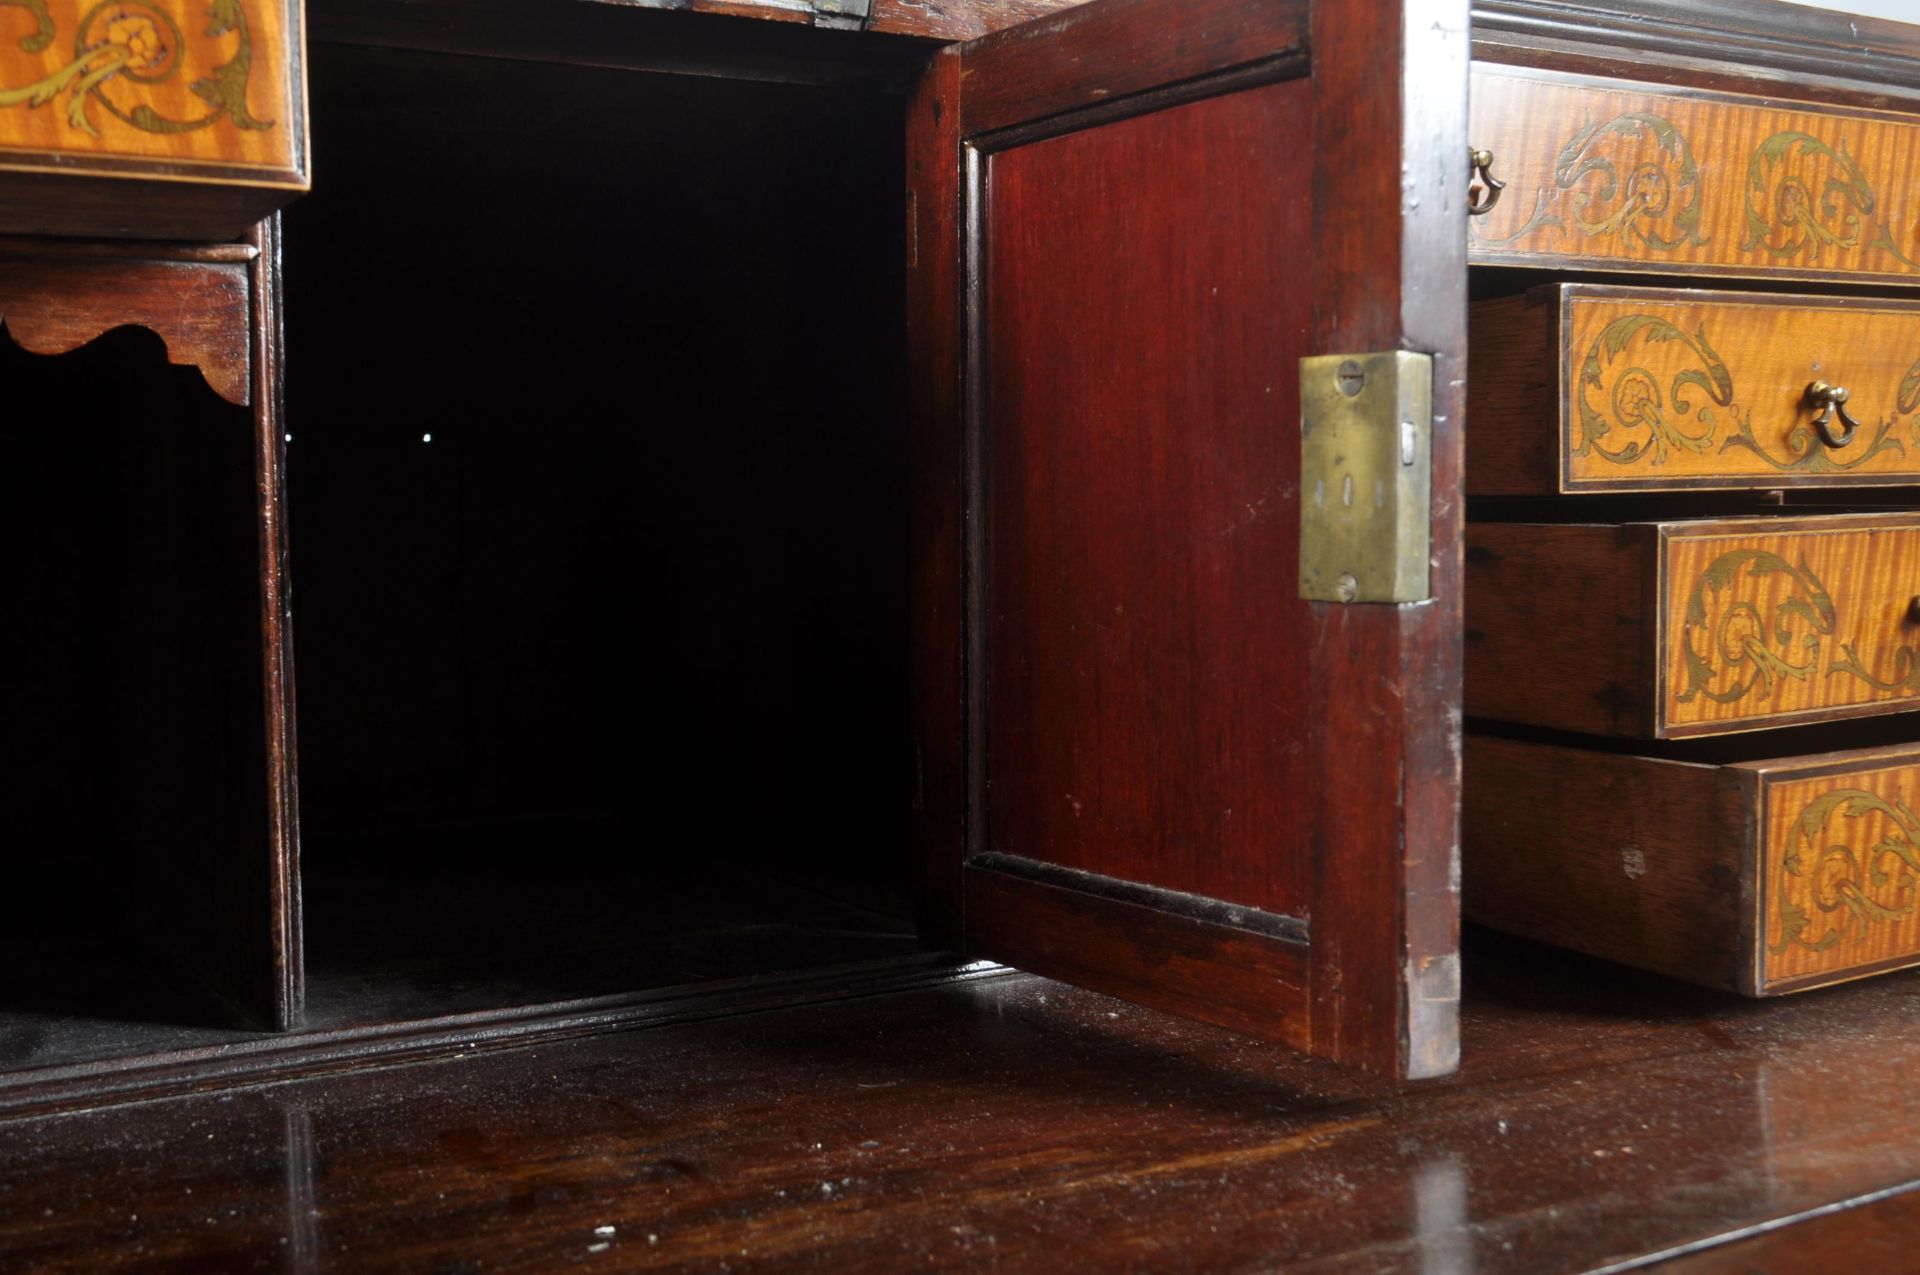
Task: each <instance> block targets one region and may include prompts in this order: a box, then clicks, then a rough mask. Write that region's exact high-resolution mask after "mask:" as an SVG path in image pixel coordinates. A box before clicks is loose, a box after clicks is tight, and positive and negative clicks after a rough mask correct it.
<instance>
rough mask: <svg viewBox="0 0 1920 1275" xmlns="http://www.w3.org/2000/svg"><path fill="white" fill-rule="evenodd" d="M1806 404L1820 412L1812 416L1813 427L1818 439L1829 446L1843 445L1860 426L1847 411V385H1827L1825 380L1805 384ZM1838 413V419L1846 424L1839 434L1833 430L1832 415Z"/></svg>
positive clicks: (1851, 439) (1849, 440) (1850, 439)
mask: <svg viewBox="0 0 1920 1275" xmlns="http://www.w3.org/2000/svg"><path fill="white" fill-rule="evenodd" d="M1807 406H1808V407H1814V408H1818V409H1819V410H1820V414H1819V415H1818V416H1816V417H1814V418H1813V428H1814V430H1815V432H1817V433H1818V434H1819V435H1820V441H1821V442H1823V443H1825V444H1826V445H1827V446H1829V447H1836V448H1838V447H1845V446H1846V445H1847V444H1848V443H1850V442H1852V441H1853V432H1854V431H1855V430H1857V429H1859V428H1860V422H1859V421H1856V420H1854V419H1853V417H1852V415H1850V414H1849V413H1848V411H1847V387H1846V386H1844V385H1829V384H1827V383H1826V382H1825V381H1815V382H1814V383H1813V384H1811V385H1809V386H1807ZM1836 412H1837V413H1839V416H1840V421H1841V423H1842V424H1843V425H1845V426H1846V428H1845V429H1844V430H1842V431H1841V432H1840V433H1839V434H1837V435H1836V434H1835V433H1834V432H1833V417H1834V414H1835V413H1836Z"/></svg>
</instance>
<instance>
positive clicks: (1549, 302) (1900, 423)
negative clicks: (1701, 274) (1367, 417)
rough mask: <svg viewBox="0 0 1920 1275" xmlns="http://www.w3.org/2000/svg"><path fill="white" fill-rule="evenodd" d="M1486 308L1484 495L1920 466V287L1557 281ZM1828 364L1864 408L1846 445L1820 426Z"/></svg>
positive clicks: (1476, 393)
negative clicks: (1828, 440) (1814, 399)
mask: <svg viewBox="0 0 1920 1275" xmlns="http://www.w3.org/2000/svg"><path fill="white" fill-rule="evenodd" d="M1470 324H1471V332H1472V343H1471V350H1472V353H1471V355H1470V357H1469V365H1470V366H1469V373H1468V378H1467V399H1468V411H1469V413H1470V414H1471V416H1472V419H1473V423H1474V428H1473V430H1472V431H1471V432H1470V433H1469V435H1468V443H1467V450H1468V459H1467V474H1468V480H1467V481H1468V488H1469V490H1470V491H1471V492H1472V493H1473V494H1476V495H1550V494H1554V493H1556V492H1626V491H1677V490H1684V489H1688V488H1703V487H1736V488H1766V489H1779V488H1783V487H1799V486H1842V485H1867V486H1893V485H1898V484H1902V483H1912V482H1914V481H1916V480H1920V303H1917V302H1909V301H1901V300H1874V299H1868V298H1858V297H1819V296H1803V295H1792V294H1773V293H1759V292H1710V291H1704V290H1695V289H1663V288H1618V287H1610V286H1604V285H1593V284H1559V285H1555V286H1552V287H1547V288H1540V289H1535V290H1533V291H1531V292H1529V293H1527V294H1525V295H1524V296H1517V297H1501V298H1496V299H1490V300H1485V301H1476V302H1475V303H1474V304H1473V307H1472V311H1471V319H1470ZM1817 380H1826V381H1830V382H1832V383H1834V384H1837V385H1844V386H1845V387H1846V388H1847V390H1848V392H1849V394H1850V396H1851V397H1850V398H1849V400H1848V402H1847V404H1846V407H1847V410H1848V411H1849V412H1851V413H1852V414H1853V415H1854V416H1855V417H1857V418H1858V419H1859V420H1860V422H1861V424H1860V427H1859V429H1858V430H1857V432H1855V433H1854V434H1853V437H1852V438H1851V439H1850V440H1849V441H1848V442H1846V443H1845V444H1844V445H1842V446H1839V447H1831V446H1829V445H1827V444H1825V443H1824V442H1823V441H1822V440H1821V438H1820V436H1819V434H1818V433H1817V432H1816V431H1815V429H1814V428H1813V425H1812V421H1813V419H1814V417H1815V415H1816V412H1815V409H1814V408H1812V407H1810V406H1808V405H1807V402H1806V390H1807V387H1808V385H1809V384H1811V383H1812V382H1814V381H1817ZM1831 426H1832V428H1833V430H1834V432H1835V433H1836V434H1844V433H1845V427H1844V425H1843V424H1842V422H1841V421H1840V420H1839V419H1838V418H1837V417H1836V418H1834V419H1833V420H1832V421H1831Z"/></svg>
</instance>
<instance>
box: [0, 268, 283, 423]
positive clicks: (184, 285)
mask: <svg viewBox="0 0 1920 1275" xmlns="http://www.w3.org/2000/svg"><path fill="white" fill-rule="evenodd" d="M249 296H250V293H249V283H248V266H247V265H246V264H245V263H244V262H239V261H207V260H197V259H195V258H194V256H192V255H186V256H184V258H182V257H181V256H178V255H176V254H174V253H173V251H172V250H171V249H168V248H164V247H158V246H155V247H149V248H139V249H129V250H128V251H127V252H125V253H121V252H104V251H103V252H98V253H96V254H93V255H91V256H83V255H80V254H79V253H77V252H74V251H72V250H65V251H63V250H61V249H60V248H58V247H55V248H53V249H52V251H43V250H42V249H41V247H40V246H39V245H37V244H35V243H33V242H32V241H21V240H9V241H7V242H5V243H4V244H0V320H3V321H4V322H5V324H6V328H7V331H8V333H9V334H11V335H12V337H13V339H14V341H15V342H17V343H18V344H19V345H20V347H21V348H22V349H27V350H31V351H33V352H34V353H35V354H64V353H66V352H67V351H68V350H73V349H77V348H79V347H80V346H82V345H85V344H86V343H87V342H89V341H91V340H93V339H94V338H95V337H97V336H99V335H100V334H101V333H102V332H105V331H107V330H108V329H109V328H114V327H120V326H122V325H132V326H136V327H143V328H147V329H150V330H151V331H153V332H154V333H156V334H157V335H158V336H159V337H160V339H161V340H162V341H165V342H166V343H167V351H168V357H169V358H170V359H171V360H172V361H173V362H175V363H179V364H184V365H187V366H189V367H194V368H198V369H199V371H200V374H201V375H202V376H204V377H206V378H207V384H208V385H210V386H212V387H213V391H214V393H216V394H218V395H220V397H222V398H224V399H226V400H227V401H228V402H229V403H237V404H241V405H243V406H244V405H246V404H248V403H250V402H251V401H252V398H253V364H252V351H251V349H250V346H249V336H248V333H249V324H250V321H251V313H252V312H251V309H250V302H249Z"/></svg>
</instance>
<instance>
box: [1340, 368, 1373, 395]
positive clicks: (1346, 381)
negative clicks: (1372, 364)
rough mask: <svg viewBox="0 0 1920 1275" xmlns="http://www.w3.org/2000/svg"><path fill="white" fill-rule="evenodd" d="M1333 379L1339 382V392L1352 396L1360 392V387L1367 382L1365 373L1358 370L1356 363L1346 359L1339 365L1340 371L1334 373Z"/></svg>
mask: <svg viewBox="0 0 1920 1275" xmlns="http://www.w3.org/2000/svg"><path fill="white" fill-rule="evenodd" d="M1334 379H1335V380H1337V381H1338V382H1339V383H1340V392H1341V393H1342V394H1345V395H1346V396H1347V397H1348V398H1352V397H1353V396H1354V395H1356V394H1358V393H1359V392H1360V387H1361V386H1362V385H1365V384H1366V383H1367V374H1366V373H1365V372H1362V371H1361V370H1360V365H1359V364H1358V363H1355V362H1354V361H1353V360H1352V359H1348V360H1347V361H1346V362H1345V363H1342V364H1341V365H1340V371H1339V372H1338V373H1336V374H1335V378H1334Z"/></svg>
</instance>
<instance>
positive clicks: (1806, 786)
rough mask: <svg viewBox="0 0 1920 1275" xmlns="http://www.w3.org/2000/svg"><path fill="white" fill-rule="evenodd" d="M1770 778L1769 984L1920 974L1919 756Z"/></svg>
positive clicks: (1763, 898) (1765, 971)
mask: <svg viewBox="0 0 1920 1275" xmlns="http://www.w3.org/2000/svg"><path fill="white" fill-rule="evenodd" d="M1808 769H1810V770H1811V771H1812V772H1813V773H1812V774H1811V775H1810V776H1808V777H1805V778H1801V777H1797V776H1796V775H1794V774H1793V773H1792V772H1791V771H1789V772H1788V773H1785V774H1781V775H1777V776H1769V777H1768V780H1767V786H1766V797H1765V803H1766V805H1765V816H1766V818H1765V823H1764V824H1763V825H1761V826H1762V829H1763V831H1762V832H1761V838H1762V846H1761V854H1760V856H1759V861H1760V867H1761V871H1762V874H1763V875H1762V881H1761V887H1762V888H1761V890H1760V892H1759V929H1758V933H1757V934H1756V938H1757V939H1758V940H1759V941H1760V942H1761V943H1762V945H1763V946H1762V951H1761V952H1760V953H1756V955H1757V956H1758V957H1759V958H1760V962H1761V977H1762V981H1763V985H1764V986H1765V987H1768V988H1787V987H1805V986H1810V985H1815V984H1818V983H1820V982H1825V981H1831V980H1832V979H1834V978H1836V977H1845V976H1848V975H1849V974H1855V973H1861V972H1871V971H1873V970H1877V969H1887V968H1890V967H1896V966H1900V965H1911V964H1916V963H1920V815H1916V814H1915V813H1914V806H1913V802H1914V801H1915V800H1916V799H1920V747H1914V748H1908V749H1905V750H1900V751H1897V752H1895V753H1894V754H1893V755H1891V756H1884V755H1883V756H1880V757H1876V758H1874V759H1872V760H1852V759H1842V758H1833V759H1831V760H1827V759H1814V761H1813V763H1812V764H1811V765H1810V766H1809V767H1808Z"/></svg>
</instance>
